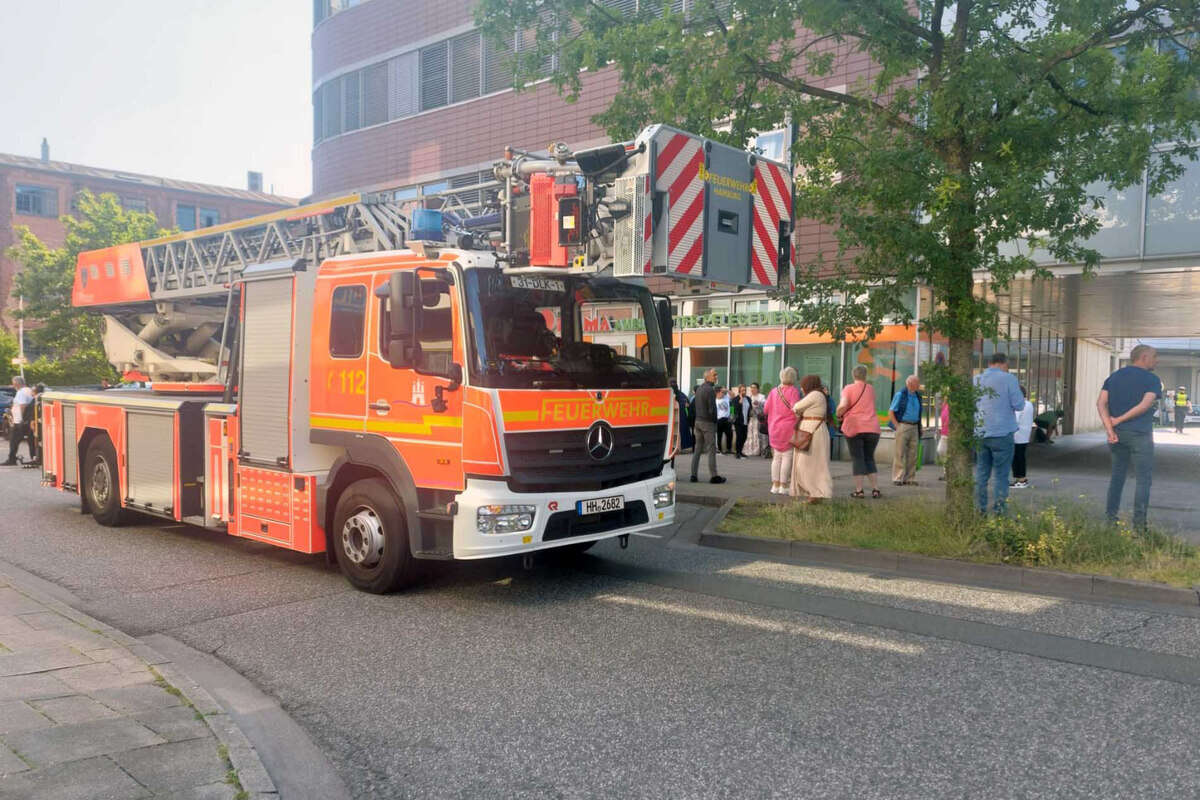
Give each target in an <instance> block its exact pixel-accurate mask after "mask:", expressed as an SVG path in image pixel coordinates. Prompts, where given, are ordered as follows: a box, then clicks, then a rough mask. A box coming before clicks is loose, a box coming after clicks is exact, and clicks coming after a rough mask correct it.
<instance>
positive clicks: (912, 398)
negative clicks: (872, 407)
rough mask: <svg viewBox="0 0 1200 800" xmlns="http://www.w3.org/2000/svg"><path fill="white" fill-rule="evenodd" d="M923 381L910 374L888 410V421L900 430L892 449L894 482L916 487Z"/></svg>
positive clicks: (897, 430)
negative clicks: (920, 390)
mask: <svg viewBox="0 0 1200 800" xmlns="http://www.w3.org/2000/svg"><path fill="white" fill-rule="evenodd" d="M920 388H921V381H920V379H918V378H917V376H916V375H909V376H908V378H907V380H905V381H904V388H903V389H901V390H900V391H898V392H896V395H895V397H893V398H892V405H891V406H890V407H889V408H888V422H890V423H891V424H892V427H893V428H895V430H896V438H895V440H894V442H893V447H892V483H894V484H896V485H897V486H902V485H904V484H912V485H916V481H915V480H914V478H915V477H916V475H917V445H918V444H920V441H921V393H920V392H919V391H917V390H918V389H920Z"/></svg>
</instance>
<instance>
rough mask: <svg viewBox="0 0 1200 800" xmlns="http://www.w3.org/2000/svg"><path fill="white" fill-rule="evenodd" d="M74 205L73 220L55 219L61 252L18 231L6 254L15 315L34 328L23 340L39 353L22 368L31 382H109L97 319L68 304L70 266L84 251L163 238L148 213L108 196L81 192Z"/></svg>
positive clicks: (110, 372) (22, 229)
mask: <svg viewBox="0 0 1200 800" xmlns="http://www.w3.org/2000/svg"><path fill="white" fill-rule="evenodd" d="M75 205H76V209H77V210H76V215H75V216H63V217H62V218H61V219H62V222H63V224H64V225H65V226H66V239H65V241H64V244H63V246H62V247H59V248H51V247H48V246H47V245H46V244H45V243H44V242H42V241H41V240H40V239H38V237H37V236H36V235H35V234H34V233H33V232H32V231H31V230H29V228H27V227H25V226H21V227H19V228H17V231H16V233H17V243H16V244H15V245H13V246H12V247H11V248H10V249H9V251H8V252H9V257H10V258H12V259H13V260H15V261H17V262H18V263H19V264H21V267H22V269H21V271H20V272H18V273H17V275H16V278H15V281H14V289H13V291H14V293H15V294H17V295H20V296H21V297H23V298H24V301H25V308H24V310H23V311H20V312H17V315H18V316H20V317H21V318H23V319H26V320H30V321H31V322H33V323H34V324H33V325H31V326H30V329H29V330H27V331H26V336H27V337H28V338H29V339H30V343H31V344H32V345H33V349H35V350H36V351H38V352H40V353H42V354H43V355H42V357H40V358H38V359H37V360H36V361H34V362H33V363H32V364H30V365H29V366H28V367H26V374H27V376H28V377H29V378H30V380H31V381H43V382H45V383H49V384H57V385H63V384H70V383H87V382H94V381H98V380H100V379H101V378H110V379H111V378H114V377H115V373H114V372H113V368H112V367H111V366H110V365H109V363H108V359H107V358H106V357H105V355H104V349H103V347H102V346H101V342H100V318H99V317H98V316H97V315H96V314H94V313H92V312H89V311H87V310H85V309H81V308H76V307H74V306H73V305H71V288H72V286H73V284H74V280H75V261H76V259H77V258H78V256H79V254H80V253H81V252H84V251H86V250H97V249H100V248H102V247H111V246H113V245H117V244H124V243H126V242H136V241H141V240H142V239H149V238H152V237H155V236H161V235H163V234H164V233H167V231H165V230H163V229H161V228H159V226H158V220H157V219H155V217H154V215H153V214H150V213H146V212H142V211H127V210H125V209H124V208H122V207H121V202H120V200H119V199H118V198H117V196H116V195H113V194H101V195H99V196H97V195H93V194H92V193H91V192H89V191H88V190H86V189H84V190H82V191H81V192H79V194H77V195H76V196H75Z"/></svg>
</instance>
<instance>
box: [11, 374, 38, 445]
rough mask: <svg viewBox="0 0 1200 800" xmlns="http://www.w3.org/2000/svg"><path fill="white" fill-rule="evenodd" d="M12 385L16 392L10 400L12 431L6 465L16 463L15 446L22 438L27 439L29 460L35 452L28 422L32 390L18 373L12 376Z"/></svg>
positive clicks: (30, 412) (30, 413)
mask: <svg viewBox="0 0 1200 800" xmlns="http://www.w3.org/2000/svg"><path fill="white" fill-rule="evenodd" d="M12 385H13V388H14V389H16V390H17V393H16V394H15V395H14V396H13V402H12V431H11V432H10V434H9V437H8V461H5V462H3V465H4V466H6V467H11V466H15V465H16V463H17V448H19V447H20V446H21V440H22V439H28V440H29V458H30V459H31V460H32V459H33V457H34V453H35V450H34V444H33V432H32V431H31V430H30V428H29V422H30V420H31V419H32V418H33V392H32V391H31V390H30V389H29V387H28V386H26V385H25V379H24V378H22V377H21V376H20V375H14V376H13V379H12Z"/></svg>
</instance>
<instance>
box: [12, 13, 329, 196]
mask: <svg viewBox="0 0 1200 800" xmlns="http://www.w3.org/2000/svg"><path fill="white" fill-rule="evenodd" d="M0 19H2V20H3V27H4V30H5V34H6V35H5V36H4V37H3V43H2V44H0V75H3V76H4V78H3V80H0V152H3V153H14V154H16V155H24V156H32V157H37V156H39V154H40V146H41V141H42V137H46V138H47V139H48V140H49V142H50V158H51V159H52V160H56V161H68V162H71V163H75V164H85V165H88V166H93V167H104V168H108V169H115V170H120V171H123V172H141V173H146V174H150V175H158V176H162V177H167V178H178V179H181V180H189V181H199V182H202V183H214V184H220V185H223V186H233V187H237V188H245V187H246V171H247V170H257V171H259V172H262V173H263V188H264V189H265V190H270V188H271V186H272V185H274V187H275V192H276V193H277V194H281V195H285V196H288V197H293V198H300V197H303V196H305V195H307V194H308V193H309V191H310V190H311V187H312V177H311V172H312V168H311V161H310V148H311V145H312V97H311V91H312V90H311V86H312V77H311V76H312V62H311V56H310V36H311V34H312V2H311V0H37V2H24V1H23V0H0Z"/></svg>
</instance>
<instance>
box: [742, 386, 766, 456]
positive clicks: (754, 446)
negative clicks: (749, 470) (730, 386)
mask: <svg viewBox="0 0 1200 800" xmlns="http://www.w3.org/2000/svg"><path fill="white" fill-rule="evenodd" d="M749 398H750V416H749V418H748V419H747V434H746V450H745V454H746V455H747V456H748V457H753V456H759V455H763V454H764V450H765V449H766V447H767V443H766V438H767V437H766V432H767V424H766V419H765V414H764V412H763V406H764V405H765V404H766V402H767V398H765V397H763V396H762V394H761V393H760V392H759V391H758V384H757V383H752V384H750V394H749Z"/></svg>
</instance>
